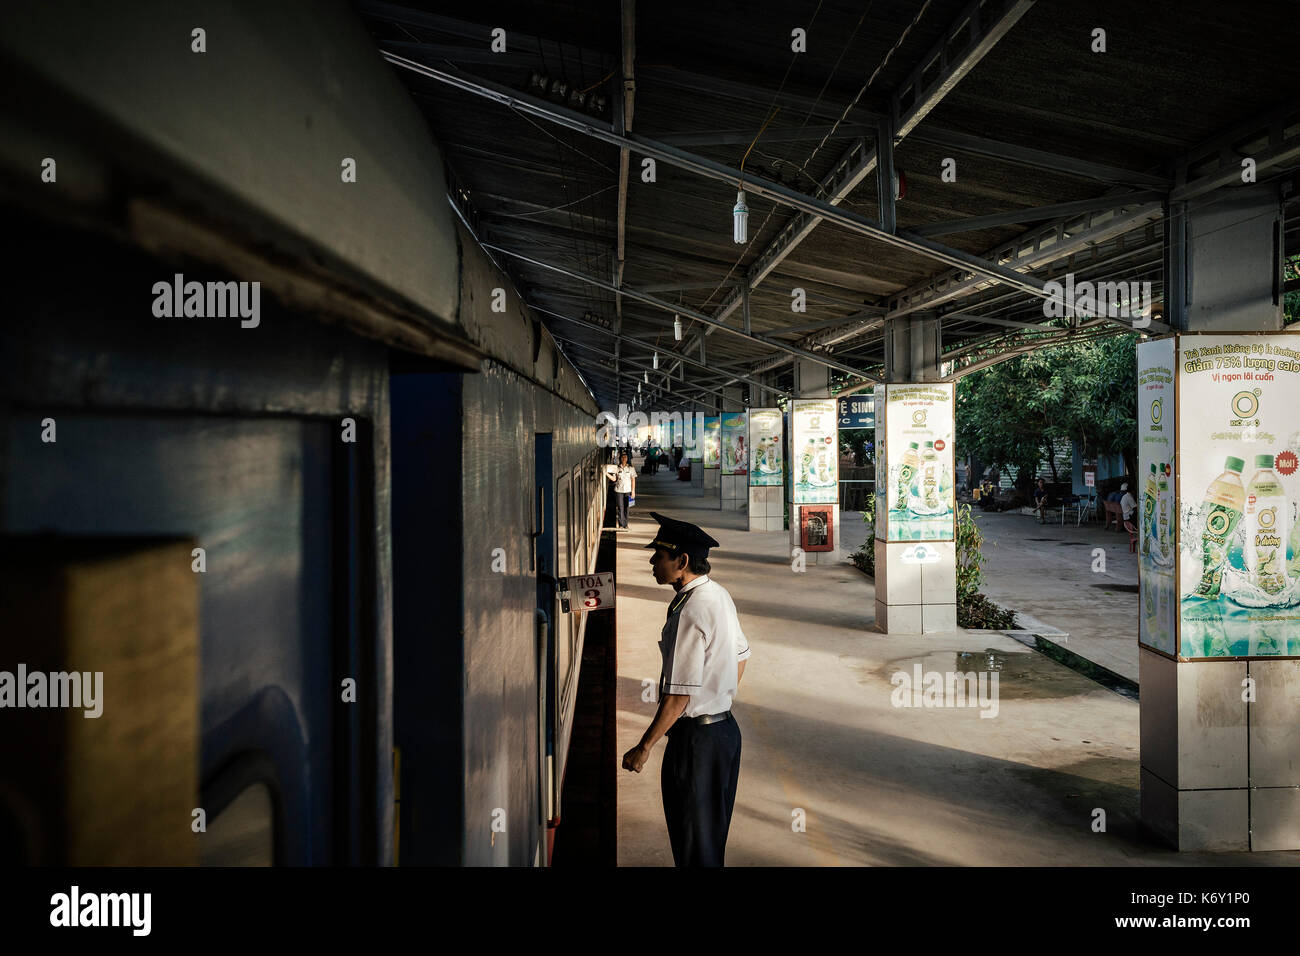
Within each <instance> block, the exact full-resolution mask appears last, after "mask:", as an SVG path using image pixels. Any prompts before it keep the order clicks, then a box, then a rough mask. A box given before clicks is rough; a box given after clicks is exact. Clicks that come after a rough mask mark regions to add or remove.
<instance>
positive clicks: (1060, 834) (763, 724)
mask: <svg viewBox="0 0 1300 956" xmlns="http://www.w3.org/2000/svg"><path fill="white" fill-rule="evenodd" d="M652 509H653V510H655V511H660V512H663V513H667V514H671V515H674V516H676V517H681V518H683V519H685V520H688V521H694V522H695V523H697V524H700V525H701V526H703V527H704V528H706V529H707V530H708V531H709V532H710V533H711V534H712V535H713V536H714V537H715V538H717V539H718V541H720V542H721V545H722V546H721V548H719V549H717V550H715V551H714V554H713V555H712V556H711V559H710V560H711V561H712V562H713V566H714V573H713V577H714V578H715V580H717V581H718V582H719V583H721V584H722V585H723V586H724V587H726V588H727V589H728V590H729V591H730V592H731V594H732V596H733V598H734V599H735V602H736V606H737V608H738V610H739V612H740V616H741V623H742V625H743V627H744V628H745V633H746V634H747V635H748V637H749V640H750V644H751V646H752V647H753V652H754V653H753V657H752V658H751V660H750V662H749V664H748V665H747V667H746V670H745V678H744V680H743V682H742V683H741V685H740V693H739V696H738V698H737V701H736V704H735V707H734V713H735V715H736V719H737V721H738V722H739V724H740V727H741V733H742V734H743V739H744V742H743V750H742V759H741V772H740V783H739V793H738V796H737V799H736V808H735V815H734V818H733V820H732V827H731V835H730V839H729V841H728V852H727V862H728V865H732V866H772V865H790V866H819V865H820V866H855V865H891V864H892V865H900V864H901V865H928V864H937V865H976V866H978V865H995V866H996V865H1047V866H1056V865H1062V866H1079V865H1100V864H1134V865H1187V864H1206V865H1243V864H1245V865H1287V866H1295V865H1297V864H1300V852H1285V853H1281V852H1273V853H1233V854H1191V853H1187V854H1179V853H1175V852H1173V851H1171V850H1168V849H1165V848H1163V847H1161V846H1159V845H1157V844H1154V843H1152V842H1149V841H1148V840H1147V839H1146V838H1144V837H1142V836H1140V835H1139V833H1138V796H1139V794H1138V779H1139V771H1138V705H1137V704H1136V703H1135V702H1133V701H1130V700H1127V699H1125V698H1124V697H1121V696H1119V695H1118V694H1115V693H1113V692H1111V691H1109V690H1106V689H1104V688H1102V687H1100V686H1099V685H1097V684H1095V683H1093V682H1092V681H1090V680H1088V679H1087V678H1085V677H1083V676H1081V675H1079V674H1076V673H1075V672H1074V671H1072V670H1069V669H1068V668H1066V667H1064V666H1062V665H1059V664H1057V663H1055V662H1054V661H1052V660H1049V659H1048V658H1046V657H1044V656H1043V655H1042V654H1040V653H1038V652H1036V651H1031V650H1030V649H1028V648H1027V647H1025V646H1024V645H1023V644H1020V643H1018V642H1016V641H1015V640H1013V639H1011V638H1009V637H1007V636H1005V635H1003V634H1000V633H997V632H977V631H968V632H958V633H953V634H942V635H929V636H926V637H925V638H917V637H891V636H888V635H883V634H879V633H877V632H875V631H874V630H873V629H872V625H873V616H874V614H873V609H874V592H873V588H872V583H871V579H870V578H867V577H866V576H865V575H863V574H861V573H860V572H859V571H858V570H857V569H856V568H854V567H853V566H852V565H850V564H847V563H845V564H843V565H839V566H831V567H815V566H814V567H811V568H809V570H808V572H807V573H805V574H795V573H794V572H792V571H791V569H790V558H789V546H788V543H787V538H786V535H785V533H784V532H768V533H753V534H751V533H750V532H748V531H745V530H744V528H745V514H744V512H722V511H720V510H718V509H717V505H716V501H715V500H707V501H706V500H705V499H703V498H701V496H700V493H699V490H698V489H692V488H691V487H690V486H689V485H687V484H685V483H683V482H678V481H676V480H675V476H674V475H672V474H671V473H667V472H662V471H661V472H660V474H659V475H658V476H655V477H647V476H641V477H639V479H638V499H637V506H636V507H635V508H633V509H632V514H631V525H632V527H631V529H630V531H627V532H622V533H620V534H619V535H618V582H619V585H618V612H617V613H618V743H619V746H618V752H619V754H620V755H621V754H622V753H623V752H624V751H626V750H627V749H628V748H629V747H631V746H632V745H633V744H635V743H636V741H637V740H638V739H639V738H640V736H641V734H642V732H643V731H644V730H645V728H646V726H647V725H648V724H649V721H650V719H651V717H652V716H653V714H654V710H655V702H654V701H653V700H644V699H643V690H644V689H645V688H646V687H649V688H650V689H651V690H650V692H649V693H647V694H646V696H651V695H652V694H653V688H654V687H655V686H656V685H657V682H658V676H659V652H658V647H657V644H656V642H657V641H658V639H659V631H660V629H661V627H662V626H663V621H664V615H665V614H666V612H667V605H668V601H669V599H670V597H671V595H672V591H671V590H670V589H669V588H661V587H658V586H657V585H655V583H654V578H653V577H652V576H651V574H650V571H649V564H648V558H649V552H648V551H646V550H644V545H645V544H647V543H648V542H649V541H650V540H651V533H652V532H653V530H654V527H655V525H654V522H653V520H652V519H651V518H650V517H649V514H648V512H649V511H650V510H652ZM1037 527H1038V526H1037V525H1035V528H1037ZM1112 533H1113V532H1112ZM992 536H993V537H994V538H996V537H997V532H996V531H994V533H993V535H992ZM1035 536H1038V535H1035ZM1041 536H1042V537H1046V536H1047V535H1046V534H1043V535H1041ZM1116 537H1118V535H1117V536H1116ZM1042 544H1044V546H1045V547H1046V546H1047V545H1046V542H1042ZM1060 550H1062V551H1065V550H1067V549H1064V548H1062V549H1060ZM1068 550H1071V551H1084V549H1083V548H1074V549H1068ZM1108 560H1109V552H1108ZM1098 593H1100V592H1098ZM1062 629H1063V630H1069V627H1063V628H1062ZM914 664H920V665H921V666H922V669H923V671H931V670H936V671H952V670H957V671H969V670H987V669H988V668H989V667H990V666H991V667H992V668H994V669H996V670H997V671H998V674H999V709H998V712H997V716H996V717H994V718H982V717H980V711H979V709H978V708H956V707H952V708H904V707H894V706H892V704H891V694H892V693H893V691H894V690H895V687H894V685H892V684H891V683H890V677H891V675H893V674H894V673H896V672H897V671H904V672H909V673H910V672H911V671H912V667H913V665H914ZM664 744H665V741H663V740H660V741H659V743H658V744H657V745H656V746H655V749H654V752H653V754H652V756H651V759H650V761H649V762H648V763H647V765H646V767H645V769H644V770H643V771H642V772H641V773H640V774H631V773H628V772H626V771H622V770H620V771H619V788H618V843H619V848H618V859H619V863H620V865H624V866H629V865H631V866H638V865H642V866H666V865H671V863H672V854H671V852H670V850H669V846H668V835H667V831H666V829H665V827H664V820H663V806H662V803H661V800H660V794H659V768H660V762H661V760H662V757H663V751H664ZM1095 808H1101V809H1103V810H1105V812H1106V832H1104V833H1095V832H1093V830H1092V821H1093V811H1094V809H1095ZM797 811H802V815H803V816H804V817H805V818H806V832H795V831H794V830H793V829H792V820H794V819H795V816H796V815H797V813H796V812H797Z"/></svg>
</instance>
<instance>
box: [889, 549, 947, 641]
mask: <svg viewBox="0 0 1300 956" xmlns="http://www.w3.org/2000/svg"><path fill="white" fill-rule="evenodd" d="M874 544H875V549H876V554H875V557H876V627H877V628H878V629H880V630H881V631H884V632H886V633H889V634H933V633H939V632H942V631H955V630H957V546H956V544H955V543H954V542H952V541H881V540H880V539H879V538H876V539H875V542H874Z"/></svg>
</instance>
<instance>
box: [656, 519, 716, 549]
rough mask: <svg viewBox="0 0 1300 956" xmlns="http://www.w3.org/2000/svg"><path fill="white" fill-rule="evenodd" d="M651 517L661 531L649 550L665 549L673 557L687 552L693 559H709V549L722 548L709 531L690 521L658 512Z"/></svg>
mask: <svg viewBox="0 0 1300 956" xmlns="http://www.w3.org/2000/svg"><path fill="white" fill-rule="evenodd" d="M650 517H652V518H654V519H655V521H658V522H659V530H658V531H657V532H656V533H655V539H654V540H653V541H651V542H650V543H649V544H647V545H646V547H647V548H663V549H664V550H666V551H668V552H669V553H670V554H673V555H676V554H678V553H680V552H683V551H685V552H686V553H687V554H689V555H691V556H692V557H696V558H707V557H708V556H709V548H717V547H720V545H719V544H718V542H716V541H714V540H713V538H711V537H709V533H708V532H707V531H705V530H704V529H703V528H701V527H699V526H698V525H693V524H691V523H690V522H689V521H678V520H677V519H676V518H668V517H665V516H664V515H661V514H660V513H659V512H657V511H652V512H650Z"/></svg>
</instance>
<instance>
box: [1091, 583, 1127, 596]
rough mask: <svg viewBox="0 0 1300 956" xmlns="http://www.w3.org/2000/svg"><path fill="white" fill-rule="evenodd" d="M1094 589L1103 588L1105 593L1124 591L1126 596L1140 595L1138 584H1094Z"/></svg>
mask: <svg viewBox="0 0 1300 956" xmlns="http://www.w3.org/2000/svg"><path fill="white" fill-rule="evenodd" d="M1093 587H1095V588H1101V589H1102V590H1103V591H1122V592H1123V593H1124V594H1137V593H1138V585H1136V584H1094V585H1093Z"/></svg>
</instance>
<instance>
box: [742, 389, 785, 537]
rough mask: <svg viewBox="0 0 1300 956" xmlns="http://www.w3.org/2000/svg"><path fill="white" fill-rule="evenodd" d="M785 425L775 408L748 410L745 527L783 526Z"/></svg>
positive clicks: (778, 529) (750, 528)
mask: <svg viewBox="0 0 1300 956" xmlns="http://www.w3.org/2000/svg"><path fill="white" fill-rule="evenodd" d="M784 443H785V429H784V424H783V418H782V415H781V410H780V409H779V408H753V409H750V411H749V530H750V531H783V530H784V529H785V456H784V454H783V446H784Z"/></svg>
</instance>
